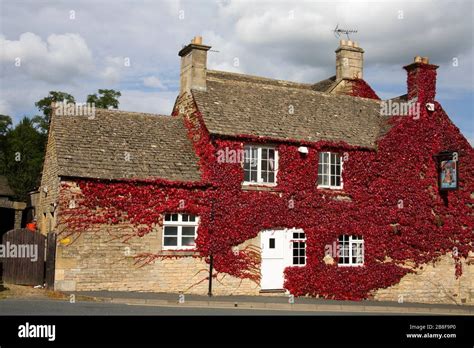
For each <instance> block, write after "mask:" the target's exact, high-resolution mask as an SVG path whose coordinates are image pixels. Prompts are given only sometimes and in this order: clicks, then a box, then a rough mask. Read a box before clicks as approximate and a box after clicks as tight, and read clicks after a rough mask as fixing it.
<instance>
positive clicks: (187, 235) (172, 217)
mask: <svg viewBox="0 0 474 348" xmlns="http://www.w3.org/2000/svg"><path fill="white" fill-rule="evenodd" d="M198 223H199V217H197V216H195V215H190V214H165V218H164V221H163V250H173V249H193V248H194V247H195V239H196V236H197V228H198Z"/></svg>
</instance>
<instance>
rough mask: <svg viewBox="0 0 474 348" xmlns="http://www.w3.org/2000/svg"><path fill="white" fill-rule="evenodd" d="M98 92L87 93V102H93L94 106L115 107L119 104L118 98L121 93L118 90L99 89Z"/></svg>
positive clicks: (102, 107)
mask: <svg viewBox="0 0 474 348" xmlns="http://www.w3.org/2000/svg"><path fill="white" fill-rule="evenodd" d="M98 92H99V93H94V94H89V95H88V96H87V102H88V103H93V104H94V105H95V107H96V108H101V109H110V108H112V109H117V108H118V106H119V101H118V98H120V96H121V95H122V93H120V92H119V91H115V90H113V89H99V91H98Z"/></svg>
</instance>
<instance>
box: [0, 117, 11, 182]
mask: <svg viewBox="0 0 474 348" xmlns="http://www.w3.org/2000/svg"><path fill="white" fill-rule="evenodd" d="M11 126H12V118H11V117H10V116H8V115H0V174H4V173H5V165H4V163H5V138H6V135H7V133H8V132H9V131H10V130H11Z"/></svg>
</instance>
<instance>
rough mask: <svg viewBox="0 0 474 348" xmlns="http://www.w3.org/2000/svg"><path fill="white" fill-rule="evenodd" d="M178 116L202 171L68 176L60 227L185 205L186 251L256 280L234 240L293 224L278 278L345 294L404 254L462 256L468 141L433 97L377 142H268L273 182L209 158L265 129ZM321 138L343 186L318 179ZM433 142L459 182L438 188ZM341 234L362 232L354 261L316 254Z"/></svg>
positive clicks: (246, 251) (468, 228)
mask: <svg viewBox="0 0 474 348" xmlns="http://www.w3.org/2000/svg"><path fill="white" fill-rule="evenodd" d="M409 83H411V82H410V78H409ZM417 83H419V81H418V82H417ZM369 89H370V90H369ZM364 91H365V92H364ZM364 93H366V94H364ZM357 95H358V96H365V97H370V98H376V99H378V97H377V96H376V95H375V93H374V92H373V90H372V89H371V88H370V87H369V86H368V85H367V84H365V83H364V84H362V83H361V84H359V85H358V92H357ZM425 101H428V99H426V98H425V97H423V101H422V102H425ZM422 105H424V104H422ZM174 117H180V116H174ZM184 122H185V125H186V127H187V128H188V130H189V137H190V139H191V140H192V142H193V144H194V147H195V150H196V152H197V154H198V155H199V157H200V162H201V163H200V166H201V170H202V183H199V184H190V183H172V182H166V181H163V180H149V181H143V180H141V181H139V180H123V181H100V180H78V181H77V184H78V185H79V187H80V189H81V190H80V192H77V193H75V194H74V195H75V196H74V195H73V196H72V197H73V198H71V193H70V192H71V188H70V187H62V190H63V191H64V194H62V195H61V196H62V197H68V198H67V199H63V200H62V201H61V209H62V216H64V217H63V220H62V221H61V223H62V224H63V225H64V226H66V229H65V231H67V233H72V234H73V233H81V232H83V233H86V232H85V231H89V232H90V231H93V230H94V226H95V227H96V228H100V226H102V224H105V225H113V226H116V227H118V226H125V227H124V228H128V226H133V227H134V228H133V232H131V233H130V235H129V237H130V238H133V237H135V236H142V235H144V234H146V233H149V232H150V231H152V229H153V226H155V225H161V224H162V215H163V213H165V212H187V213H192V214H196V215H199V216H200V225H199V228H198V237H197V240H196V251H197V252H199V254H200V255H201V256H202V257H203V258H205V259H206V260H208V257H209V255H211V254H212V255H213V256H214V267H215V269H216V271H217V272H221V273H226V274H230V275H232V276H235V277H239V278H242V279H244V278H248V279H252V280H254V281H256V282H258V280H259V265H260V259H259V257H260V253H259V250H258V249H257V248H252V247H244V246H240V249H239V250H238V249H236V246H239V245H241V244H242V243H244V242H245V241H247V240H249V239H252V238H254V237H257V236H258V234H259V232H260V231H262V230H265V229H275V228H293V227H295V228H302V229H303V230H304V232H305V234H306V238H307V243H306V248H307V252H306V253H307V261H306V265H305V266H302V267H301V266H298V267H288V268H286V270H285V285H284V286H285V288H286V289H288V290H289V291H290V292H291V293H292V294H294V295H296V296H301V295H308V294H309V295H313V296H316V295H319V296H322V297H326V298H335V299H351V300H358V299H363V298H367V297H369V296H370V294H371V293H372V292H373V291H374V290H376V289H378V288H386V287H388V286H391V285H393V284H396V283H398V282H399V281H400V279H401V278H402V277H403V276H404V275H405V274H407V273H408V272H411V269H412V268H410V267H408V266H416V265H420V264H423V263H427V262H430V261H435V260H436V259H437V258H438V257H440V256H441V255H444V254H447V253H450V252H453V255H455V256H456V257H458V258H460V257H466V256H467V255H468V252H469V251H471V250H472V248H473V246H472V242H473V241H472V235H473V234H472V233H473V229H474V222H473V210H472V207H471V206H470V204H472V198H471V193H472V192H474V187H473V183H474V161H473V150H472V147H471V146H470V145H469V143H468V142H467V141H466V140H465V139H464V138H463V137H462V135H461V134H460V132H459V130H458V129H457V128H456V127H455V126H454V125H453V124H452V123H451V122H450V120H449V118H448V117H447V115H446V114H445V113H444V111H443V110H442V108H441V106H440V105H439V104H438V103H436V102H435V111H433V112H429V111H427V110H426V109H425V108H424V107H421V114H420V115H419V117H416V118H415V117H410V116H404V117H402V116H400V117H392V118H391V119H390V120H387V122H390V123H391V129H390V131H389V133H388V134H386V135H385V136H384V137H382V138H381V139H380V140H379V141H378V142H377V149H376V150H370V149H362V148H357V147H353V146H349V145H348V144H345V143H342V142H341V143H334V142H327V141H319V142H315V143H308V144H306V145H307V146H309V147H310V151H309V153H308V154H307V155H304V154H300V153H299V152H298V151H297V148H298V145H297V144H298V143H301V142H298V141H296V140H295V141H291V140H289V141H287V142H284V143H283V142H282V143H279V144H277V149H278V153H279V172H278V176H277V182H278V185H277V187H276V188H274V189H273V190H272V191H263V190H261V191H255V190H252V191H248V190H243V189H242V181H243V170H242V164H241V163H239V162H238V161H235V163H228V162H229V161H227V162H224V163H220V162H219V161H217V156H216V154H217V153H218V151H219V150H223V151H226V149H227V151H229V150H242V149H243V144H244V143H245V142H247V141H248V142H264V141H265V139H262V138H255V137H251V136H246V135H242V136H241V137H240V138H241V139H237V140H236V139H224V138H219V139H216V138H212V139H211V137H210V136H209V134H208V132H207V130H206V128H205V125H204V122H203V119H202V117H201V115H200V114H199V112H194V113H193V114H192V115H189V116H188V117H186V118H184ZM321 150H332V151H339V152H341V153H344V156H343V158H344V170H343V183H344V187H343V189H342V190H321V189H318V188H317V169H318V152H319V151H321ZM443 150H454V151H457V152H458V155H459V162H458V163H459V190H457V191H451V192H449V193H443V194H441V193H440V192H439V190H438V181H437V180H438V173H437V162H436V158H434V157H433V155H435V154H437V153H439V152H440V151H443ZM71 199H74V200H75V204H74V207H72V208H71V205H70V200H71ZM342 234H348V235H359V236H363V238H364V245H365V252H364V265H363V266H361V267H339V266H338V265H337V258H336V262H335V263H333V264H326V263H325V262H324V261H323V258H324V257H325V250H326V248H327V246H333V245H336V244H335V243H337V239H338V236H339V235H342ZM460 272H461V269H460V263H458V267H457V269H456V274H457V275H460V274H461V273H460Z"/></svg>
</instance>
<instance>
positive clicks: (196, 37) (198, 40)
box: [191, 36, 202, 45]
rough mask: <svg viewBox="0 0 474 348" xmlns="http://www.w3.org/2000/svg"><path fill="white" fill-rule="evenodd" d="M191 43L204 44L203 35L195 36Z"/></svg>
mask: <svg viewBox="0 0 474 348" xmlns="http://www.w3.org/2000/svg"><path fill="white" fill-rule="evenodd" d="M191 43H193V44H195V45H202V36H195V37H194V39H193V40H192V41H191Z"/></svg>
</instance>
